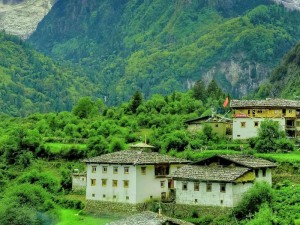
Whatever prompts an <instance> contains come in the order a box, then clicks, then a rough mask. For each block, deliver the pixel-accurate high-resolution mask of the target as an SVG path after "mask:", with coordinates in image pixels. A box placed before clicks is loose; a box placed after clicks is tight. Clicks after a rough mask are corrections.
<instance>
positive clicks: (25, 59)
mask: <svg viewBox="0 0 300 225" xmlns="http://www.w3.org/2000/svg"><path fill="white" fill-rule="evenodd" d="M83 74H84V73H83V72H82V71H80V70H79V69H73V68H71V67H70V66H68V65H66V64H59V63H57V62H55V61H53V60H52V59H50V58H49V57H45V56H44V55H43V54H41V53H38V52H36V51H35V50H33V49H32V48H31V47H30V46H29V45H28V44H26V43H24V42H23V41H22V40H21V39H20V38H18V37H15V36H12V35H7V34H5V33H3V32H0V105H1V108H0V112H1V113H6V114H10V115H14V116H26V115H28V114H30V113H34V112H52V111H63V110H71V109H72V106H73V104H74V103H77V101H78V98H79V97H83V96H87V95H94V93H92V91H93V88H92V87H91V85H90V82H89V81H88V80H87V79H86V78H85V77H84V75H83Z"/></svg>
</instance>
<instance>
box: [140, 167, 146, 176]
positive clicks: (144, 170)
mask: <svg viewBox="0 0 300 225" xmlns="http://www.w3.org/2000/svg"><path fill="white" fill-rule="evenodd" d="M141 173H142V174H143V175H146V167H144V166H143V167H141Z"/></svg>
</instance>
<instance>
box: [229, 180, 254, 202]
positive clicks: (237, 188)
mask: <svg viewBox="0 0 300 225" xmlns="http://www.w3.org/2000/svg"><path fill="white" fill-rule="evenodd" d="M252 186H253V183H250V182H249V183H238V184H233V186H232V193H233V196H232V197H233V206H236V205H237V204H238V203H239V202H240V201H241V200H242V198H243V194H244V193H245V192H247V191H248V190H249V189H250V188H251V187H252Z"/></svg>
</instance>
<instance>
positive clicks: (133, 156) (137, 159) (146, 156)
mask: <svg viewBox="0 0 300 225" xmlns="http://www.w3.org/2000/svg"><path fill="white" fill-rule="evenodd" d="M82 162H85V163H104V164H133V165H143V164H160V163H166V164H184V163H189V162H190V161H188V160H186V159H180V158H176V157H172V156H168V155H163V154H160V153H157V152H145V151H142V150H125V151H119V152H114V153H108V154H104V155H100V156H97V157H93V158H88V159H84V160H82Z"/></svg>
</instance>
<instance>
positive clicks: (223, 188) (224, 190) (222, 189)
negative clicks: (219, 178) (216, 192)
mask: <svg viewBox="0 0 300 225" xmlns="http://www.w3.org/2000/svg"><path fill="white" fill-rule="evenodd" d="M220 192H223V193H225V192H226V184H220Z"/></svg>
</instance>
